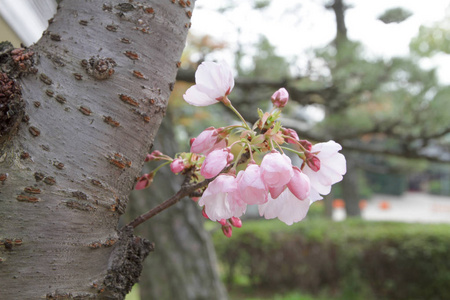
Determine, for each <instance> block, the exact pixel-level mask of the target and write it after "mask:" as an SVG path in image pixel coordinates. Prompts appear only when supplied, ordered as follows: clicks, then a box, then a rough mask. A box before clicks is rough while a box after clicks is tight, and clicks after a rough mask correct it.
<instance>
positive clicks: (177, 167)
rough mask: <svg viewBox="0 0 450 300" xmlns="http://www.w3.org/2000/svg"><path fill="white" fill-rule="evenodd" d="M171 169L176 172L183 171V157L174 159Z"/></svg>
mask: <svg viewBox="0 0 450 300" xmlns="http://www.w3.org/2000/svg"><path fill="white" fill-rule="evenodd" d="M170 170H171V171H172V172H173V173H175V174H176V173H180V172H181V171H183V170H184V162H183V159H181V158H177V159H174V160H173V161H172V163H171V164H170Z"/></svg>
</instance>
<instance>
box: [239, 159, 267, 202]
mask: <svg viewBox="0 0 450 300" xmlns="http://www.w3.org/2000/svg"><path fill="white" fill-rule="evenodd" d="M236 180H237V182H238V188H239V191H240V193H241V199H242V201H244V202H245V203H247V204H263V203H266V202H267V194H268V188H267V186H266V184H265V183H264V181H263V179H262V177H261V169H260V167H259V166H258V165H257V164H254V163H250V164H248V166H247V168H246V169H245V170H244V171H240V172H239V174H238V176H237V178H236Z"/></svg>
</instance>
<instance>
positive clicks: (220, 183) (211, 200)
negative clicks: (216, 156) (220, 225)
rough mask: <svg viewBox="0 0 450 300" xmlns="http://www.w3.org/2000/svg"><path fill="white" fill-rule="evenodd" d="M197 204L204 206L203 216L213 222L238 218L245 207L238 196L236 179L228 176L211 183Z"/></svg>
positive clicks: (224, 175)
mask: <svg viewBox="0 0 450 300" xmlns="http://www.w3.org/2000/svg"><path fill="white" fill-rule="evenodd" d="M198 204H199V205H200V206H204V209H205V214H206V215H207V216H208V218H209V219H210V220H213V221H220V220H222V219H229V218H231V217H240V216H241V215H242V214H243V213H244V212H245V210H246V207H247V206H246V204H245V203H243V202H242V200H241V198H240V196H239V192H238V187H237V181H236V178H235V177H234V176H233V175H229V174H221V175H219V176H217V178H216V179H214V180H213V181H211V183H209V185H208V187H207V188H206V190H205V191H204V192H203V195H202V197H201V198H200V200H199V201H198Z"/></svg>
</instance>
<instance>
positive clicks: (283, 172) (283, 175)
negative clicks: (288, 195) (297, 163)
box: [260, 151, 294, 188]
mask: <svg viewBox="0 0 450 300" xmlns="http://www.w3.org/2000/svg"><path fill="white" fill-rule="evenodd" d="M260 170H261V176H262V179H263V180H264V183H265V184H266V185H267V186H268V187H269V188H275V187H281V186H284V185H286V184H287V183H288V182H289V181H290V180H291V177H292V176H293V175H294V172H293V171H292V164H291V159H290V158H289V157H288V156H287V155H285V154H281V153H279V152H277V151H274V152H272V153H269V154H267V155H266V156H264V158H263V160H262V162H261V167H260Z"/></svg>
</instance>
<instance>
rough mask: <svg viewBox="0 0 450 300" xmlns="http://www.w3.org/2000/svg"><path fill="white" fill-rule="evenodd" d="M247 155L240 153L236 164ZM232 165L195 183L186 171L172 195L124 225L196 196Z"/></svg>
mask: <svg viewBox="0 0 450 300" xmlns="http://www.w3.org/2000/svg"><path fill="white" fill-rule="evenodd" d="M249 157H250V154H249V153H248V152H246V153H244V154H242V156H241V158H240V159H239V161H238V162H237V165H240V164H243V163H244V162H246V161H247V160H248V159H249ZM232 166H233V165H232V164H230V165H228V166H227V167H225V168H224V169H223V170H222V171H221V172H220V173H219V174H218V175H217V176H215V177H213V178H210V179H205V180H203V181H201V182H198V183H195V184H189V181H190V179H191V176H192V172H191V171H188V172H187V174H186V178H185V179H184V182H183V184H182V185H181V188H180V190H179V191H178V192H177V193H176V194H175V195H173V196H172V197H170V198H169V199H167V200H166V201H164V202H163V203H161V204H160V205H158V206H156V207H154V208H152V209H150V210H149V211H147V212H146V213H144V214H142V215H140V216H138V217H137V218H135V219H134V220H133V221H131V222H130V223H128V224H127V225H126V226H132V227H133V228H136V227H137V226H138V225H140V224H142V223H144V222H145V221H147V220H148V219H150V218H152V217H154V216H156V215H157V214H159V213H160V212H162V211H163V210H166V209H167V208H169V207H171V206H172V205H175V204H176V203H178V201H180V200H181V199H183V198H184V197H186V196H189V195H194V196H196V197H197V196H198V194H197V193H196V191H197V190H199V189H202V188H204V187H206V186H207V185H208V184H209V183H210V182H211V181H213V180H214V179H216V178H217V177H218V176H219V175H220V174H223V173H227V172H228V171H230V169H231V168H232Z"/></svg>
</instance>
